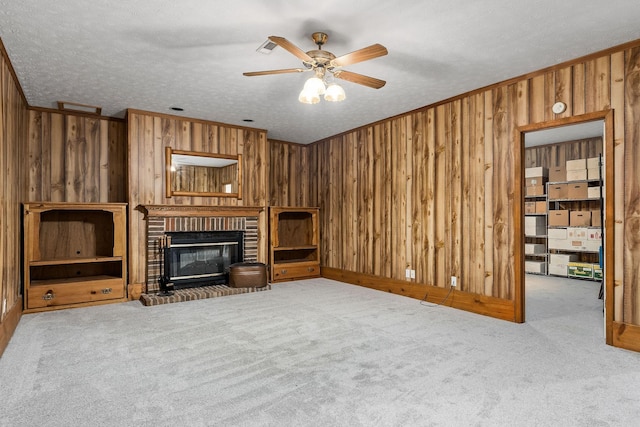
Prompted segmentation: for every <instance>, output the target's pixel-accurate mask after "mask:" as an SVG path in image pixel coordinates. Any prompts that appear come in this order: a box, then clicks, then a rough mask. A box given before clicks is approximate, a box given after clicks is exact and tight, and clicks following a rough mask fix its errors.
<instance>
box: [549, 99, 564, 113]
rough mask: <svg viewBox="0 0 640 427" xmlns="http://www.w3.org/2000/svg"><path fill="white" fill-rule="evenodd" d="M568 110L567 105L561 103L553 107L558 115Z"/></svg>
mask: <svg viewBox="0 0 640 427" xmlns="http://www.w3.org/2000/svg"><path fill="white" fill-rule="evenodd" d="M566 109H567V104H565V103H564V102H561V101H558V102H556V103H555V104H553V107H551V110H552V111H553V112H554V113H556V114H562V113H564V112H565V110H566Z"/></svg>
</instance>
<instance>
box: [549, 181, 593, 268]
mask: <svg viewBox="0 0 640 427" xmlns="http://www.w3.org/2000/svg"><path fill="white" fill-rule="evenodd" d="M558 185H568V186H572V185H573V186H575V187H576V188H577V187H578V186H581V187H584V188H586V189H587V190H586V191H587V194H589V192H590V191H589V189H590V188H591V189H593V188H597V190H596V194H597V195H594V196H592V197H588V196H587V197H575V196H574V197H571V194H568V195H567V196H566V197H556V198H552V197H551V196H552V194H550V190H549V188H550V187H552V186H558ZM547 195H548V196H549V198H548V209H549V214H550V215H553V212H554V211H567V213H568V215H569V216H570V215H571V212H591V213H593V212H597V213H596V215H599V217H596V218H592V219H590V220H589V223H588V224H579V225H578V224H572V223H571V219H569V223H567V224H565V225H553V224H552V223H551V221H550V222H549V226H548V232H547V235H548V237H549V238H548V248H549V259H550V264H549V274H552V275H558V276H564V277H566V276H567V272H566V271H560V269H557V270H555V269H554V267H553V265H554V264H553V262H552V261H553V260H554V259H556V258H559V259H560V261H561V262H562V263H567V262H569V263H572V265H571V268H573V269H574V270H575V272H574V274H571V275H570V277H584V278H588V279H594V280H601V279H602V272H601V270H599V269H598V270H599V271H600V273H599V274H597V272H596V271H595V270H596V268H594V267H593V266H597V265H599V264H601V259H600V257H601V256H602V255H601V252H602V238H603V228H602V215H603V206H604V205H603V199H602V181H601V179H600V178H596V179H587V180H574V181H554V182H549V183H547ZM590 218H591V217H590ZM576 263H577V264H576Z"/></svg>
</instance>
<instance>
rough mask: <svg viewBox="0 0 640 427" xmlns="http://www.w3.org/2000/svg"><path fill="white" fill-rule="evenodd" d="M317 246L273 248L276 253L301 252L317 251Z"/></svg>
mask: <svg viewBox="0 0 640 427" xmlns="http://www.w3.org/2000/svg"><path fill="white" fill-rule="evenodd" d="M316 248H317V246H315V245H304V246H279V247H277V248H273V250H274V251H300V250H307V249H316Z"/></svg>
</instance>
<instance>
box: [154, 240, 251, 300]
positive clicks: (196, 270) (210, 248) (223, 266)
mask: <svg viewBox="0 0 640 427" xmlns="http://www.w3.org/2000/svg"><path fill="white" fill-rule="evenodd" d="M161 250H162V251H163V257H162V258H163V266H162V276H161V277H160V279H159V280H160V287H161V289H162V288H166V289H169V290H170V289H184V288H194V287H199V286H211V285H224V284H226V283H228V273H229V266H230V265H231V264H234V263H237V262H241V261H243V259H244V258H243V255H244V232H243V231H188V232H167V233H165V235H164V236H163V238H162V242H161Z"/></svg>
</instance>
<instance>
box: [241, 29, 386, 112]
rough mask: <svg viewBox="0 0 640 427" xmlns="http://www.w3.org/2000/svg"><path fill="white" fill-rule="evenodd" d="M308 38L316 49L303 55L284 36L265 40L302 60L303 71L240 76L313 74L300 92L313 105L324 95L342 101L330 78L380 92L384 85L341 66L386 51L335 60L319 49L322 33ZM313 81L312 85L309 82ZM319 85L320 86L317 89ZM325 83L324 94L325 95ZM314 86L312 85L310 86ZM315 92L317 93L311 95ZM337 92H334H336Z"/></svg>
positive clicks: (357, 53)
mask: <svg viewBox="0 0 640 427" xmlns="http://www.w3.org/2000/svg"><path fill="white" fill-rule="evenodd" d="M311 39H312V40H313V41H314V43H315V44H316V45H317V46H318V49H315V50H310V51H308V52H304V51H303V50H302V49H300V48H299V47H297V46H296V45H294V44H293V43H291V42H290V41H289V40H287V39H285V38H284V37H278V36H269V40H270V41H271V42H273V43H275V44H276V45H278V46H280V47H282V48H283V49H285V50H287V51H289V52H290V53H292V54H293V55H295V56H296V57H298V58H299V59H301V60H302V64H303V65H304V68H285V69H281V70H267V71H252V72H247V73H243V75H245V76H265V75H268V74H285V73H302V72H305V71H313V72H314V74H315V76H314V77H312V78H311V79H309V80H308V81H307V84H305V89H303V91H302V92H301V93H300V98H299V100H300V102H304V103H308V104H315V103H316V102H318V101H319V95H322V94H324V95H325V99H326V100H328V101H341V100H343V99H344V98H345V94H344V90H343V89H342V88H341V87H339V86H337V85H336V84H335V83H333V81H332V77H335V78H338V79H342V80H346V81H349V82H352V83H357V84H360V85H363V86H367V87H371V88H373V89H380V88H381V87H383V86H384V85H385V84H386V82H385V81H384V80H380V79H376V78H374V77H369V76H365V75H363V74H358V73H354V72H351V71H346V70H343V69H342V67H344V66H347V65H351V64H356V63H358V62H363V61H367V60H369V59H374V58H378V57H380V56H384V55H386V54H387V53H388V52H387V48H385V47H384V46H382V45H381V44H377V43H376V44H373V45H371V46H368V47H365V48H362V49H359V50H356V51H354V52H351V53H347V54H346V55H342V56H338V57H336V56H335V55H334V54H333V53H331V52H329V51H328V50H322V46H323V45H324V44H325V43H326V42H327V39H328V36H327V34H325V33H321V32H317V33H313V34H312V35H311ZM312 80H313V83H311V81H312ZM320 84H322V86H320ZM325 84H326V85H327V87H326V93H325ZM314 85H315V86H314ZM316 91H317V94H316V93H315V92H316ZM336 91H337V93H336Z"/></svg>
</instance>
